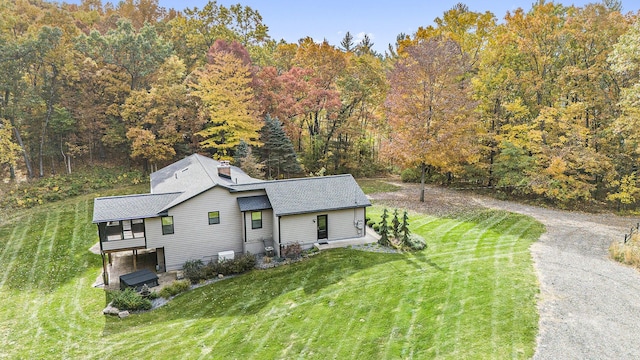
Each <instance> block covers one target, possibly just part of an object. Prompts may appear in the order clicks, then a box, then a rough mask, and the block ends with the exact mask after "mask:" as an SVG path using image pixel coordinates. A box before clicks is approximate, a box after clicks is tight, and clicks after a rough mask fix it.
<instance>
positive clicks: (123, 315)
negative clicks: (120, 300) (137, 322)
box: [118, 310, 129, 319]
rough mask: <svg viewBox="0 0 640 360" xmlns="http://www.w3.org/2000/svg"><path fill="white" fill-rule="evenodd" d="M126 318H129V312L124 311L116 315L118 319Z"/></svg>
mask: <svg viewBox="0 0 640 360" xmlns="http://www.w3.org/2000/svg"><path fill="white" fill-rule="evenodd" d="M127 316H129V312H128V311H127V310H125V311H120V312H119V313H118V317H119V318H120V319H124V318H126V317H127Z"/></svg>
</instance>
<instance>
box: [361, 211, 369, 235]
mask: <svg viewBox="0 0 640 360" xmlns="http://www.w3.org/2000/svg"><path fill="white" fill-rule="evenodd" d="M362 210H363V211H364V226H363V227H362V231H363V234H364V235H363V237H365V236H367V226H369V225H367V207H366V206H365V207H363V208H362Z"/></svg>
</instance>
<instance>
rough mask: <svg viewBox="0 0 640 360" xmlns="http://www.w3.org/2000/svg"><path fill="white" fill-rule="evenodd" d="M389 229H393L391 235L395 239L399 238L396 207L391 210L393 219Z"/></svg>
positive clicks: (398, 221)
mask: <svg viewBox="0 0 640 360" xmlns="http://www.w3.org/2000/svg"><path fill="white" fill-rule="evenodd" d="M391 229H392V230H393V237H394V238H395V239H396V240H399V239H400V220H399V219H398V209H394V210H393V220H391Z"/></svg>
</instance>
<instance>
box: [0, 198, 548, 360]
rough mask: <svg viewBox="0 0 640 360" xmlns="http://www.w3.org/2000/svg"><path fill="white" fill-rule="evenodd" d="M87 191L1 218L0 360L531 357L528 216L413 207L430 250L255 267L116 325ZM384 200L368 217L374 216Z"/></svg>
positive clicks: (341, 254)
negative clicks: (94, 250)
mask: <svg viewBox="0 0 640 360" xmlns="http://www.w3.org/2000/svg"><path fill="white" fill-rule="evenodd" d="M91 209H92V197H89V196H85V197H79V198H76V199H72V200H67V201H64V202H60V203H56V204H52V205H46V206H42V207H37V208H34V209H31V210H28V211H25V212H24V213H21V214H18V215H17V216H14V217H13V219H12V220H11V222H9V223H6V224H4V225H2V226H0V297H1V298H2V300H3V301H2V302H0V344H2V346H0V358H29V359H35V358H109V359H114V358H120V359H131V358H157V357H162V358H200V357H201V358H239V359H245V358H247V359H270V358H317V359H327V358H337V359H344V358H353V359H369V358H383V359H384V358H390V359H397V358H433V357H439V358H450V359H459V358H512V357H516V358H528V357H531V356H532V354H533V350H534V344H535V336H536V333H537V322H538V315H537V312H536V307H535V302H536V295H537V293H538V288H537V282H536V278H535V275H534V273H533V267H532V260H531V256H530V253H529V250H528V248H529V245H530V244H531V243H532V242H533V241H535V239H537V238H538V237H539V235H540V234H541V233H542V231H543V227H542V225H540V224H539V223H537V222H535V221H534V220H532V219H531V218H528V217H524V216H520V215H513V214H508V213H504V212H494V211H485V212H477V213H474V214H467V215H465V217H464V218H457V219H449V218H435V217H430V216H425V215H417V214H413V215H412V217H411V228H412V229H413V230H414V231H415V232H417V233H419V234H421V235H423V236H424V237H425V238H426V239H427V242H428V244H429V247H428V248H427V249H426V250H425V251H423V252H420V253H413V254H377V253H375V254H374V253H365V252H360V251H356V250H351V249H339V250H333V251H327V252H323V253H321V254H320V255H317V256H315V257H313V258H311V259H309V260H307V261H304V262H301V263H296V264H293V265H289V266H284V267H280V268H276V269H271V270H263V271H252V272H250V273H248V274H245V275H241V276H238V277H235V278H231V279H227V280H224V281H221V282H218V283H215V284H213V285H209V286H205V287H202V288H199V289H197V290H194V291H191V292H189V293H186V294H183V295H180V296H178V297H177V298H176V299H174V300H173V301H172V302H170V303H169V304H168V305H166V306H165V307H162V308H160V309H157V310H154V311H152V312H149V313H145V314H139V315H133V316H131V317H129V318H126V319H124V320H119V319H117V318H112V317H109V318H106V317H104V316H103V315H102V313H101V311H102V308H103V307H104V306H105V294H104V292H103V291H102V290H101V289H94V288H92V287H91V284H92V283H93V282H94V281H95V279H96V277H97V276H98V275H99V272H100V257H99V256H97V255H92V254H90V253H89V252H88V248H89V247H90V246H91V245H93V243H95V241H96V227H95V226H94V225H92V224H91V223H90V222H91ZM381 211H382V209H381V208H379V207H374V208H371V209H369V210H368V212H367V214H368V215H369V216H371V217H373V218H376V217H378V216H379V215H380V213H381Z"/></svg>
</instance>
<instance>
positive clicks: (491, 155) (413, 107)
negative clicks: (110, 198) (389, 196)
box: [0, 0, 640, 206]
mask: <svg viewBox="0 0 640 360" xmlns="http://www.w3.org/2000/svg"><path fill="white" fill-rule="evenodd" d="M621 8H622V7H621V3H620V2H619V1H612V0H605V1H602V2H600V3H594V4H589V5H586V6H584V7H574V6H564V5H562V4H560V3H554V2H546V1H539V2H537V3H535V4H533V5H532V7H531V9H518V10H516V11H514V12H510V13H507V14H499V15H501V16H502V17H501V18H500V19H498V17H497V16H496V15H495V14H492V13H490V12H484V13H478V12H473V11H470V10H469V8H468V7H466V6H465V5H463V4H458V5H456V6H455V7H453V8H452V9H451V10H449V11H447V12H445V13H444V14H443V15H442V16H441V17H438V18H437V19H435V21H434V24H435V25H433V26H426V27H421V28H419V29H416V31H415V33H413V34H398V36H397V42H396V43H395V44H390V45H389V47H388V50H387V51H385V53H384V54H381V53H378V52H376V51H374V50H373V43H372V42H371V40H370V39H369V38H366V37H365V38H364V40H362V41H360V42H359V43H355V42H354V38H353V37H352V36H351V35H350V34H349V33H347V34H346V36H345V37H344V39H343V40H342V42H341V43H340V44H335V45H332V44H329V43H327V42H326V41H325V42H316V41H315V40H314V39H311V38H309V37H307V38H303V39H300V40H299V41H298V42H297V43H286V42H284V41H278V40H275V39H272V38H270V36H269V32H268V24H264V23H263V21H262V18H261V16H260V14H259V12H258V11H257V10H256V9H252V8H250V7H247V6H243V5H241V4H238V5H233V6H230V7H225V6H222V5H219V4H217V3H216V2H215V1H211V2H209V3H208V4H207V5H206V6H204V7H203V8H187V9H185V10H184V11H176V10H174V9H164V8H162V7H160V6H159V5H158V1H157V0H123V1H120V2H118V3H117V4H116V5H113V4H111V3H105V4H103V3H102V2H101V1H100V0H83V1H82V3H81V4H80V5H75V4H65V3H62V4H59V3H52V2H45V1H41V0H0V12H1V13H2V16H1V17H0V93H1V96H0V172H2V173H5V174H6V177H7V178H16V177H17V178H20V177H24V178H27V179H33V178H38V177H46V176H50V175H51V174H61V173H67V174H70V173H72V172H73V171H75V169H76V168H77V167H82V166H101V165H107V164H128V166H133V167H140V168H141V169H144V170H145V171H153V170H154V169H157V168H158V167H160V166H164V165H166V164H168V163H170V162H172V161H175V160H176V159H179V158H182V157H184V156H185V155H188V154H191V153H194V152H200V153H203V154H209V155H211V156H213V157H215V158H218V159H228V160H231V161H233V162H234V163H236V164H237V165H239V166H241V167H242V168H243V169H245V171H247V172H248V173H250V174H253V175H254V176H263V177H266V178H281V177H289V176H300V175H303V174H317V175H322V174H334V173H343V172H350V173H353V174H354V175H357V176H371V175H375V174H379V173H383V172H386V171H397V172H400V171H402V172H403V176H405V177H406V178H411V179H413V180H418V181H419V180H423V181H424V180H425V179H426V181H438V182H442V183H447V184H474V185H477V186H490V187H496V188H499V189H501V191H503V192H505V193H507V194H511V195H518V196H522V195H526V196H536V197H539V198H543V199H547V200H549V201H552V202H555V203H569V202H575V201H592V200H596V201H599V202H610V203H612V204H616V203H617V204H629V205H631V206H633V205H635V204H636V203H637V201H639V200H640V176H639V174H638V166H637V162H638V155H639V152H640V148H639V145H640V127H639V126H638V125H640V124H639V122H640V42H638V39H640V22H639V21H638V18H637V14H632V13H628V14H623V13H622V12H621ZM427 20H428V19H425V21H427Z"/></svg>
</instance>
